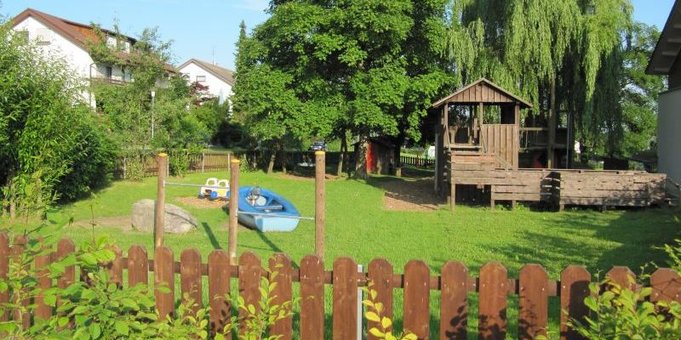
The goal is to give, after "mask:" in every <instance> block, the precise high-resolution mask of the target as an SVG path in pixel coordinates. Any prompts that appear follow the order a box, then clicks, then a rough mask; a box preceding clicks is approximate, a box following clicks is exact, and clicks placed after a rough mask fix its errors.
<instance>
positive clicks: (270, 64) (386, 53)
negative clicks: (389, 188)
mask: <svg viewBox="0 0 681 340" xmlns="http://www.w3.org/2000/svg"><path fill="white" fill-rule="evenodd" d="M270 12H271V14H272V15H271V17H270V18H269V19H268V20H267V21H266V22H265V23H263V24H262V25H260V26H258V27H256V29H255V30H254V32H253V35H252V36H251V37H247V36H246V35H245V33H244V34H242V39H240V43H239V57H238V58H237V78H236V85H235V98H234V102H235V110H236V112H237V113H239V114H240V115H242V116H244V117H251V119H254V118H253V117H259V119H256V120H254V121H253V122H257V124H262V125H263V126H265V127H266V126H268V124H272V125H274V126H276V127H286V131H287V132H288V134H287V136H289V137H290V138H291V139H293V140H297V141H300V140H303V139H306V138H310V137H312V136H320V137H325V138H329V137H332V136H333V137H341V139H342V141H343V140H344V139H345V135H346V132H348V131H349V132H350V133H351V134H352V135H353V136H355V137H356V139H357V140H358V141H359V143H360V145H363V144H364V142H365V141H366V139H367V138H368V137H369V136H371V135H375V134H376V135H387V136H393V137H395V138H396V140H397V141H398V142H401V141H403V140H404V138H406V137H411V138H414V139H418V138H419V137H420V136H419V130H418V126H419V124H420V118H421V117H423V116H424V115H425V112H426V108H427V107H428V105H429V104H430V102H431V100H432V97H433V95H434V94H435V93H437V92H439V89H440V87H441V86H442V83H443V82H444V79H445V75H444V73H443V72H442V70H441V69H440V68H438V67H436V66H437V61H438V60H439V56H438V55H437V54H436V53H433V51H434V50H435V49H434V45H433V44H435V43H438V42H439V41H440V40H441V39H440V37H439V36H438V35H440V34H443V33H444V26H443V21H442V19H443V17H442V16H443V14H444V2H443V1H437V0H432V1H408V0H399V1H390V2H385V1H378V0H370V1H355V0H346V1H309V0H293V1H273V2H271V6H270ZM255 75H257V76H255ZM265 79H269V80H267V81H265ZM246 88H248V90H249V91H248V92H247V91H245V89H246ZM248 93H251V98H248V97H247V96H249V94H248ZM252 93H259V96H253V95H252ZM275 94H276V96H277V97H278V98H270V97H271V96H273V95H275ZM262 130H265V131H268V132H270V134H271V137H276V136H284V134H281V133H276V132H274V131H276V130H273V129H271V128H265V129H262ZM262 138H267V137H266V136H264V135H262ZM398 146H399V145H398ZM360 149H361V150H362V151H363V148H360ZM363 155H364V152H360V155H359V159H358V161H357V164H358V165H360V167H358V168H357V172H356V173H357V174H358V175H359V176H362V175H364V170H365V169H364V168H363V165H364V162H363V161H362V159H363Z"/></svg>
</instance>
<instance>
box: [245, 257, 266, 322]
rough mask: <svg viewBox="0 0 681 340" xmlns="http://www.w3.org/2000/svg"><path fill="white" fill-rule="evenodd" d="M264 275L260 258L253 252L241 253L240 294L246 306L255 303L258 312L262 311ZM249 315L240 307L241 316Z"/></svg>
mask: <svg viewBox="0 0 681 340" xmlns="http://www.w3.org/2000/svg"><path fill="white" fill-rule="evenodd" d="M261 276H262V267H261V266H260V258H259V257H258V256H257V255H255V254H254V253H251V252H245V253H243V254H241V257H240V258H239V295H240V296H241V297H242V298H243V299H244V303H245V304H246V306H249V305H253V307H255V311H256V313H258V312H259V311H260V277H261ZM248 316H249V312H248V311H246V310H244V309H240V310H239V317H240V318H245V317H248ZM244 326H245V325H244V324H243V323H242V324H241V325H240V327H241V328H242V329H243V327H244Z"/></svg>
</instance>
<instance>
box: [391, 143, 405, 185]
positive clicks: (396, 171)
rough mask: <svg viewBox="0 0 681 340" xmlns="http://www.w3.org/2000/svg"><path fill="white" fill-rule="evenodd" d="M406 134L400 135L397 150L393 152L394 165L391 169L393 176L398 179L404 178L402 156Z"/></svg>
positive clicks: (396, 145)
mask: <svg viewBox="0 0 681 340" xmlns="http://www.w3.org/2000/svg"><path fill="white" fill-rule="evenodd" d="M405 139H406V138H405V137H404V133H400V134H399V136H397V138H395V149H394V150H393V157H394V160H393V161H394V163H393V168H392V169H391V171H392V174H393V175H395V176H397V177H402V161H401V159H400V156H402V144H404V141H405Z"/></svg>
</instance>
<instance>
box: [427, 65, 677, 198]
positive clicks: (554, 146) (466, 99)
mask: <svg viewBox="0 0 681 340" xmlns="http://www.w3.org/2000/svg"><path fill="white" fill-rule="evenodd" d="M433 107H434V108H436V109H439V110H440V117H439V121H438V124H437V126H436V130H435V131H436V132H435V144H436V152H437V156H436V165H435V168H436V172H435V191H436V192H437V193H439V194H441V195H443V196H447V197H448V200H449V202H450V204H451V206H452V207H454V206H455V205H456V203H457V202H464V203H477V204H480V203H488V204H490V206H492V207H494V205H495V204H496V203H497V202H498V201H507V202H510V203H511V206H514V205H515V203H516V201H528V202H546V203H548V204H551V205H554V206H557V207H559V208H560V209H562V208H563V207H564V206H565V205H596V206H601V207H607V206H649V205H653V204H660V203H662V202H664V201H665V179H666V176H665V175H664V174H651V173H646V172H642V171H591V170H571V169H557V168H558V167H560V166H561V165H562V166H566V165H567V163H568V162H566V161H565V159H567V158H568V157H566V155H567V154H568V153H567V149H568V148H567V147H568V145H569V143H568V140H569V139H568V138H564V137H563V136H565V135H566V130H567V129H560V128H557V127H556V126H553V127H552V126H550V125H554V124H546V125H545V126H537V125H542V123H544V122H543V121H542V118H541V117H535V116H533V115H532V114H531V113H528V114H527V115H525V119H524V120H522V122H521V110H529V109H531V108H532V105H531V104H530V103H528V102H526V101H524V100H523V99H521V98H519V97H518V96H516V95H514V94H512V93H510V92H508V91H506V90H504V89H503V88H501V87H500V86H498V85H496V84H494V83H492V82H491V81H489V80H487V79H484V78H483V79H480V80H478V81H476V82H474V83H472V84H470V85H468V86H466V87H463V88H462V89H460V90H458V91H456V92H454V93H452V94H450V95H449V96H447V97H444V98H442V99H440V100H438V101H437V102H435V103H434V104H433ZM560 140H562V141H563V142H557V141H560Z"/></svg>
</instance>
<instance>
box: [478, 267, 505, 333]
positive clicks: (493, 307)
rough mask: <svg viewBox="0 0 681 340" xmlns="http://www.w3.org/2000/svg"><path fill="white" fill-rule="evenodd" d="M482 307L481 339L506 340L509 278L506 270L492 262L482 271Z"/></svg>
mask: <svg viewBox="0 0 681 340" xmlns="http://www.w3.org/2000/svg"><path fill="white" fill-rule="evenodd" d="M479 289H480V297H479V299H480V307H479V318H480V319H479V322H478V335H479V338H480V339H485V340H486V339H504V338H506V324H507V322H506V305H507V295H508V276H507V272H506V268H504V266H502V265H501V264H500V263H498V262H490V263H488V264H486V265H484V266H483V267H482V268H481V269H480V288H479Z"/></svg>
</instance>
